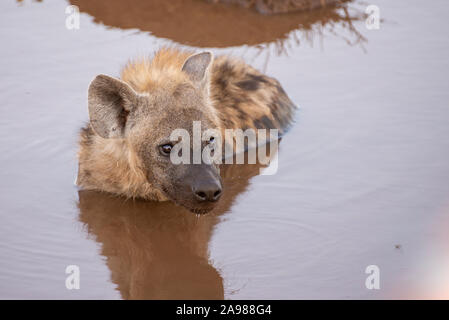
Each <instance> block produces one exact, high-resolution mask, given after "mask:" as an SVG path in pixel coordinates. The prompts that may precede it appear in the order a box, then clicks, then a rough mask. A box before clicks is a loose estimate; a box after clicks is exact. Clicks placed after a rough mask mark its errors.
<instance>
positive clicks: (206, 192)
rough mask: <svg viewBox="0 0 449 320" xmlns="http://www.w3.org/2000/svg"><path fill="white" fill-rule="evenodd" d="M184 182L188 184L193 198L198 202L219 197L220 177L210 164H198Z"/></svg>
mask: <svg viewBox="0 0 449 320" xmlns="http://www.w3.org/2000/svg"><path fill="white" fill-rule="evenodd" d="M186 183H187V184H189V186H190V189H191V192H192V193H193V198H194V199H195V200H196V201H198V202H201V203H207V202H215V201H218V199H220V197H221V194H222V184H221V178H220V175H219V174H218V172H217V170H216V169H215V168H213V167H212V166H201V165H200V166H199V167H197V168H195V169H193V170H192V172H191V175H190V176H189V177H188V178H187V179H186Z"/></svg>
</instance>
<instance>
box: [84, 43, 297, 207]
mask: <svg viewBox="0 0 449 320" xmlns="http://www.w3.org/2000/svg"><path fill="white" fill-rule="evenodd" d="M88 106H89V118H90V122H89V124H88V125H87V126H86V127H84V128H83V129H82V130H81V138H80V149H79V154H78V157H79V172H78V178H77V184H78V185H79V186H80V187H82V188H84V189H94V190H101V191H106V192H110V193H114V194H118V195H123V196H126V197H131V198H143V199H148V200H157V201H164V200H172V201H174V202H175V203H178V204H180V205H183V206H184V207H186V208H188V209H190V210H191V211H193V212H196V213H205V212H208V211H210V210H211V209H212V208H213V207H214V205H215V202H216V201H217V200H218V199H219V197H220V195H221V193H222V190H221V179H220V175H219V172H218V167H217V165H216V164H214V163H212V164H204V163H203V164H178V165H174V164H173V163H171V162H170V158H169V157H168V155H169V153H170V151H171V149H172V147H173V146H172V142H171V141H170V140H169V137H170V134H171V132H173V130H175V129H179V128H183V129H185V130H187V131H188V132H189V134H190V136H192V123H193V121H200V122H201V129H202V130H207V129H218V130H220V131H224V130H225V129H243V130H246V129H279V130H280V132H281V133H282V132H283V131H284V130H285V129H286V128H287V127H288V126H289V125H290V124H291V122H292V116H293V112H294V110H295V106H294V104H293V103H292V102H291V101H290V99H289V98H288V96H287V94H286V93H285V92H284V90H283V89H282V87H281V85H280V84H279V82H278V81H277V80H275V79H273V78H270V77H268V76H266V75H263V74H261V73H260V72H258V71H257V70H255V69H254V68H252V67H250V66H249V65H247V64H245V63H244V62H242V61H240V60H237V59H232V58H230V57H227V56H220V57H218V58H216V59H215V60H214V59H213V56H212V54H211V53H210V52H203V53H199V54H192V53H191V52H186V51H180V50H177V49H169V48H165V49H162V50H160V51H159V52H157V53H156V54H155V56H154V57H153V59H151V60H148V59H139V60H136V61H131V62H129V63H128V64H127V65H126V66H125V67H124V69H123V70H122V73H121V79H120V80H119V79H116V78H112V77H108V76H105V75H99V76H97V77H96V78H95V79H94V80H93V81H92V83H91V84H90V86H89V92H88ZM209 143H210V141H203V142H202V145H201V147H202V148H203V147H205V146H206V145H208V144H209Z"/></svg>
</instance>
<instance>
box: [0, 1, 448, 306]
mask: <svg viewBox="0 0 449 320" xmlns="http://www.w3.org/2000/svg"><path fill="white" fill-rule="evenodd" d="M72 2H73V3H77V4H79V6H80V10H81V17H80V29H79V30H68V29H67V28H66V25H65V20H66V18H67V16H68V14H66V12H65V10H66V7H67V6H68V5H69V4H70V3H68V2H64V1H42V2H36V1H21V2H13V1H9V2H6V1H4V2H2V4H1V5H0V8H1V10H0V12H1V13H0V15H1V19H0V35H1V39H2V49H1V60H0V64H1V70H2V72H1V78H0V79H1V80H0V84H1V86H0V97H1V110H2V115H3V116H2V117H1V119H0V123H1V125H0V139H1V143H0V148H1V149H0V163H1V171H0V172H1V177H0V197H1V200H0V219H1V220H0V221H1V223H0V298H3V299H5V298H6V299H8V298H25V299H28V298H40V299H49V298H57V299H84V298H87V299H91V298H100V299H130V298H225V299H258V298H275V299H278V298H286V299H296V298H343V299H346V298H362V299H378V298H394V297H402V298H449V272H448V270H449V245H448V243H449V242H448V237H447V234H448V232H447V230H448V227H449V218H448V217H449V182H448V181H449V90H448V89H449V88H448V74H449V62H448V57H449V42H448V39H447V34H448V32H449V24H448V22H447V17H448V16H449V5H448V4H447V2H446V1H444V0H435V1H432V3H431V4H430V3H427V2H425V1H416V0H413V1H405V0H402V1H386V0H379V1H376V5H378V6H379V8H380V13H381V18H382V19H383V20H382V23H381V25H380V29H379V30H368V29H367V28H366V27H365V22H364V19H363V18H361V13H363V12H364V9H365V7H366V5H367V4H366V3H364V2H358V1H355V2H351V3H350V4H348V7H347V11H346V12H345V11H344V10H343V9H332V8H328V9H325V10H320V11H316V12H314V13H310V14H307V15H305V14H300V13H298V14H295V15H288V17H287V16H285V18H282V19H281V18H279V17H265V18H264V17H259V16H257V15H256V14H255V13H246V12H244V11H242V10H243V9H241V8H239V9H237V8H232V7H231V8H228V7H226V9H223V10H224V11H223V15H221V14H220V12H219V11H217V9H216V8H212V7H209V6H210V4H207V6H206V5H205V4H196V5H197V6H198V7H192V8H190V7H189V8H190V9H189V8H187V9H183V10H186V11H185V14H184V16H186V17H189V18H191V19H190V20H189V19H188V18H185V20H183V21H179V25H176V24H175V22H176V21H177V20H176V14H177V12H179V11H178V10H174V11H173V12H174V13H173V16H172V17H169V16H164V15H154V12H152V13H149V15H150V16H151V17H153V16H154V17H153V19H152V21H151V23H150V22H148V23H147V24H145V23H144V22H145V15H142V12H141V11H142V10H132V8H130V10H124V9H123V8H121V7H119V6H114V5H110V6H104V5H103V6H101V5H97V7H96V8H91V7H88V5H87V2H86V1H72ZM149 2H150V1H148V3H149ZM156 2H157V1H154V3H156ZM100 3H101V2H100ZM174 3H175V2H174ZM176 3H178V2H176ZM192 3H193V2H192ZM193 5H195V4H192V6H193ZM86 6H87V7H86ZM136 6H137V7H136V8H139V7H138V6H139V4H138V1H136ZM200 7H204V8H206V7H207V9H204V8H203V9H201V8H200ZM158 8H159V9H160V10H163V9H164V8H162V7H158ZM165 9H166V8H165ZM165 9H164V10H165ZM175 9H176V8H175ZM105 10H109V11H105ZM117 10H119V12H117ZM201 10H203V11H201ZM205 10H209V11H205ZM123 11H125V13H126V14H125V13H123ZM210 12H216V15H213V16H210V14H209V15H208V14H207V13H210ZM122 13H123V14H122ZM133 14H134V15H133ZM348 14H349V16H348ZM120 16H122V17H125V16H126V17H127V19H128V20H126V19H125V18H123V19H125V20H123V21H118V22H117V20H115V19H117V17H120ZM206 16H208V18H204V19H201V17H206ZM198 17H199V18H198ZM245 17H246V18H247V19H249V20H248V21H251V23H249V24H248V22H245ZM339 17H340V18H339ZM342 17H343V18H342ZM345 17H346V18H345ZM172 18H173V19H172ZM195 19H197V20H195ZM198 19H199V20H198ZM208 19H211V20H208ZM251 19H256V20H257V19H260V22H258V23H259V24H256V22H255V21H256V20H251ZM263 19H267V20H263ZM195 21H196V22H195ZM198 21H202V22H201V23H203V24H200V25H198V23H200V22H198ZM194 22H195V23H194ZM214 22H215V23H214ZM245 23H246V25H245ZM264 25H266V26H269V27H265V28H264V27H263V26H264ZM208 26H210V28H208ZM226 26H229V30H228V31H229V32H226ZM245 26H246V27H245ZM252 26H253V28H252ZM198 32H202V33H198ZM215 35H216V36H215ZM245 39H247V40H246V41H245ZM173 44H179V45H183V46H188V45H190V46H192V47H193V48H196V47H201V48H209V49H211V50H213V51H214V52H215V53H216V54H222V53H227V54H233V55H235V56H238V57H242V58H244V59H245V60H246V61H247V62H249V63H251V64H252V65H254V66H255V67H257V68H259V69H261V70H263V71H265V72H266V73H268V74H269V75H272V76H274V77H276V78H277V79H279V81H280V82H281V83H282V85H283V87H284V88H285V90H286V91H287V92H288V94H289V96H290V97H291V99H292V100H293V101H294V102H295V103H296V104H297V105H299V106H300V111H299V113H298V114H297V118H296V124H295V126H294V127H293V128H292V129H291V130H290V131H289V132H288V134H287V135H286V136H285V137H284V138H283V140H282V142H281V144H280V151H279V159H278V171H277V172H276V174H274V175H260V174H259V169H260V168H258V167H257V165H246V166H230V168H229V169H227V171H226V179H225V195H224V198H223V201H222V202H221V204H220V207H219V208H218V209H217V212H216V214H213V215H208V216H204V217H200V218H199V219H197V218H196V216H195V215H193V214H190V213H189V212H187V211H185V210H184V209H182V208H180V207H176V206H174V205H172V204H171V203H151V202H144V201H124V200H123V199H120V198H117V197H113V196H111V195H107V194H101V193H96V192H88V191H82V190H78V189H77V188H76V187H75V186H74V184H73V181H74V178H75V176H76V168H77V163H76V150H77V147H76V140H77V132H78V130H79V128H80V127H81V126H82V125H83V124H84V123H85V122H86V121H87V107H86V89H87V86H88V84H89V81H90V80H91V79H92V78H93V77H94V76H95V75H96V74H99V73H105V74H109V75H113V76H117V75H118V72H119V69H120V67H121V66H123V64H124V63H125V62H126V61H127V60H128V59H129V58H132V57H135V56H139V55H149V54H151V53H152V52H154V51H155V50H157V48H159V47H161V46H163V45H173ZM69 265H77V266H78V267H79V269H80V289H79V290H76V289H74V290H68V289H67V288H66V284H65V282H66V278H67V276H68V275H67V274H66V273H65V271H66V267H67V266H69ZM370 265H376V266H378V267H379V270H380V289H379V290H368V289H367V288H366V286H365V281H366V278H367V277H368V274H366V273H365V269H366V267H367V266H370Z"/></svg>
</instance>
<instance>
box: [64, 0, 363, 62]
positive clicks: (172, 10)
mask: <svg viewBox="0 0 449 320" xmlns="http://www.w3.org/2000/svg"><path fill="white" fill-rule="evenodd" d="M70 3H71V4H73V5H77V6H78V7H79V8H80V11H81V12H85V13H87V14H89V15H91V16H93V17H94V21H95V22H97V23H103V24H105V25H107V26H113V27H118V28H122V29H129V28H137V29H140V30H142V31H149V32H151V33H152V34H153V35H154V36H156V37H161V38H167V39H171V40H173V41H175V42H178V43H181V44H185V45H191V46H196V47H215V48H222V47H230V46H239V45H253V46H254V45H261V44H272V43H274V44H275V47H276V51H277V52H278V53H279V54H280V53H283V52H285V50H286V47H288V46H291V45H292V44H295V45H298V44H299V43H300V42H301V41H303V40H305V41H313V39H314V38H315V37H321V36H322V35H323V32H326V31H327V32H329V33H331V34H335V35H337V36H341V37H343V38H344V39H345V40H346V41H347V42H348V44H350V45H356V44H360V45H361V44H363V42H365V41H366V39H365V38H364V37H363V36H362V35H361V34H360V33H359V32H358V31H357V30H356V29H355V27H354V26H353V21H356V20H360V19H361V18H363V17H364V15H363V13H362V12H361V11H360V10H358V9H357V8H356V7H354V6H353V5H352V6H351V7H349V5H350V4H351V1H349V2H348V1H345V2H344V3H342V4H339V5H335V6H326V7H324V8H321V9H317V10H312V11H307V12H292V13H286V14H277V15H261V14H259V13H257V12H255V11H253V10H248V9H245V8H243V7H240V6H236V5H229V4H223V3H214V4H212V3H208V2H207V1H199V0H171V1H166V0H128V1H121V0H98V1H89V0H70ZM337 25H338V26H341V27H342V28H343V29H344V30H345V32H346V31H347V33H348V34H349V35H348V36H343V35H340V34H339V33H341V30H340V31H338V32H337V31H336V26H337ZM292 37H293V42H294V43H290V41H289V43H284V42H285V41H286V40H287V39H290V38H292Z"/></svg>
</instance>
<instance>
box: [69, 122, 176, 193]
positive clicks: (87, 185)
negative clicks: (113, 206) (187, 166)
mask: <svg viewBox="0 0 449 320" xmlns="http://www.w3.org/2000/svg"><path fill="white" fill-rule="evenodd" d="M86 131H87V132H86ZM80 144H81V149H80V152H79V171H78V178H77V185H78V186H79V187H82V188H83V189H90V190H99V191H106V192H109V193H113V194H117V195H122V196H125V197H127V198H143V199H147V200H156V201H164V200H167V198H166V197H165V196H164V195H163V194H162V193H161V192H160V191H159V190H158V189H157V188H155V187H154V186H153V185H152V184H151V183H150V182H149V181H148V180H147V178H146V176H145V174H144V173H143V171H142V169H140V168H141V166H140V165H139V159H138V157H137V156H136V154H135V152H134V151H133V150H132V149H131V148H130V147H129V146H128V144H127V142H126V140H123V139H103V138H101V137H99V136H98V135H96V134H95V133H94V132H93V130H91V129H90V130H89V129H84V130H83V132H82V137H81V143H80Z"/></svg>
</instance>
